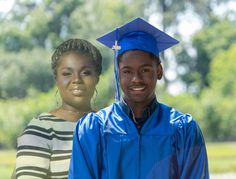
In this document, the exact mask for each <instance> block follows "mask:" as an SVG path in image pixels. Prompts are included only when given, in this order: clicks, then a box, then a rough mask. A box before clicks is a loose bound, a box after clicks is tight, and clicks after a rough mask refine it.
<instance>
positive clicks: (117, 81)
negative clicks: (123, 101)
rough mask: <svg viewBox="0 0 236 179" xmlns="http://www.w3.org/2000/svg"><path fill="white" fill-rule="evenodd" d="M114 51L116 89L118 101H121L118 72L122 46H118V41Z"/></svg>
mask: <svg viewBox="0 0 236 179" xmlns="http://www.w3.org/2000/svg"><path fill="white" fill-rule="evenodd" d="M112 48H113V50H114V72H115V73H114V78H115V85H116V86H115V87H116V92H115V96H116V101H119V100H120V89H119V71H118V59H117V57H118V50H119V49H120V46H118V44H117V41H115V45H114V46H113V47H112Z"/></svg>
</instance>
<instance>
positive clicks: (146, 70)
mask: <svg viewBox="0 0 236 179" xmlns="http://www.w3.org/2000/svg"><path fill="white" fill-rule="evenodd" d="M150 71H151V69H149V68H144V69H142V72H143V73H147V72H150Z"/></svg>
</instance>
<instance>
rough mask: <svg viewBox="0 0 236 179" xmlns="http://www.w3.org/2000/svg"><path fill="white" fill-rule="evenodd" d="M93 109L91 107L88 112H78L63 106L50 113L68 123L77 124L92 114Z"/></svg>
mask: <svg viewBox="0 0 236 179" xmlns="http://www.w3.org/2000/svg"><path fill="white" fill-rule="evenodd" d="M91 111H92V109H91V107H89V108H87V110H82V111H79V110H76V109H68V108H66V107H64V106H61V107H59V108H57V109H55V110H53V111H51V112H50V113H51V114H53V115H55V116H57V117H59V118H61V119H64V120H67V121H71V122H76V121H78V120H79V119H80V118H81V117H83V116H84V115H85V114H87V113H89V112H91Z"/></svg>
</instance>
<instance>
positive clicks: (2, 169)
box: [0, 150, 16, 179]
mask: <svg viewBox="0 0 236 179" xmlns="http://www.w3.org/2000/svg"><path fill="white" fill-rule="evenodd" d="M15 156H16V152H15V150H0V173H1V179H9V178H11V174H12V172H13V168H14V166H15Z"/></svg>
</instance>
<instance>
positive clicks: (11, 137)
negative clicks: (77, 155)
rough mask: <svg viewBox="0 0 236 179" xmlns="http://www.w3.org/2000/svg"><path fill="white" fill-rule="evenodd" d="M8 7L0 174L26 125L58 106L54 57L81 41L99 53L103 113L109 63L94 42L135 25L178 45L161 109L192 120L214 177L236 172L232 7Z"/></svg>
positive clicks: (163, 2)
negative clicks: (145, 24)
mask: <svg viewBox="0 0 236 179" xmlns="http://www.w3.org/2000/svg"><path fill="white" fill-rule="evenodd" d="M11 1H12V5H11V6H10V8H9V7H7V6H6V4H8V3H9V1H8V3H7V0H0V27H1V28H0V150H1V153H0V173H2V172H3V171H5V173H6V172H7V174H6V175H9V173H10V172H9V171H11V167H12V166H13V165H14V159H15V147H16V140H17V136H19V135H20V134H21V131H22V130H23V129H24V127H25V126H26V125H27V123H28V122H29V120H31V119H32V117H34V116H36V115H38V114H39V113H41V112H43V111H49V110H50V109H52V108H53V107H55V106H56V105H57V103H58V101H60V99H59V96H57V95H55V94H56V89H55V87H54V80H53V77H52V73H51V69H50V58H51V55H52V52H53V49H54V48H55V47H56V46H57V45H58V44H59V43H61V42H62V41H64V40H67V39H68V38H83V39H87V40H89V41H91V42H92V43H94V44H95V45H96V46H97V47H98V48H99V49H100V50H101V52H102V55H103V74H102V77H101V80H100V83H99V85H98V95H97V97H95V98H94V102H93V105H94V107H95V108H97V109H99V108H101V107H104V106H107V105H109V104H110V103H111V102H113V100H114V92H113V91H114V85H113V83H114V82H113V66H112V60H113V57H112V51H111V50H109V49H106V47H104V46H102V45H100V44H99V43H98V42H96V38H97V37H99V36H101V35H102V34H104V33H106V32H108V31H110V30H112V29H113V28H115V27H116V26H120V25H122V24H124V23H125V22H128V21H130V20H132V19H134V18H135V17H142V18H144V19H146V20H148V21H149V22H150V23H152V24H153V25H155V26H157V27H158V28H160V29H162V30H164V31H166V32H167V33H169V34H171V35H173V36H174V37H176V38H177V39H178V40H179V41H180V44H179V45H177V46H176V47H174V48H172V50H167V52H165V54H161V58H162V61H163V65H164V69H165V71H166V73H165V76H164V79H163V80H162V81H161V82H159V83H158V86H157V95H158V99H159V101H160V102H162V103H166V104H168V105H170V106H173V107H175V108H177V109H178V110H180V111H182V112H188V113H191V114H192V115H193V116H194V117H195V118H196V120H197V121H198V123H199V124H200V126H201V129H202V130H203V133H204V136H205V139H206V141H207V145H208V146H209V148H208V152H209V160H210V163H211V164H212V165H211V166H210V170H211V172H236V162H235V161H236V156H235V151H236V145H235V142H234V141H236V115H234V112H235V110H236V100H234V99H235V98H236V80H235V74H234V73H235V71H236V63H235V62H236V8H233V7H236V3H235V1H233V0H189V1H184V0H178V2H177V1H175V0H159V1H157V0H116V1H111V0H93V1H85V0H67V1H53V0H11ZM6 8H8V9H6ZM226 141H227V142H228V143H221V142H226ZM233 151H234V152H233ZM3 156H8V157H3ZM217 159H218V160H217ZM223 159H224V160H225V162H224V163H225V164H226V163H227V164H228V165H225V164H224V163H221V161H223ZM229 160H230V161H229ZM4 167H5V168H4Z"/></svg>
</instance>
